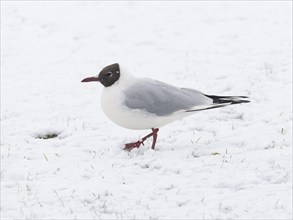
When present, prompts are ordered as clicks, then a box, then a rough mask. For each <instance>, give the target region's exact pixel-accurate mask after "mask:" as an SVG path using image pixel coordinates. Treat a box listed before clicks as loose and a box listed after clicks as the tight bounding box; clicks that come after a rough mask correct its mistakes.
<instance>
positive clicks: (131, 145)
mask: <svg viewBox="0 0 293 220" xmlns="http://www.w3.org/2000/svg"><path fill="white" fill-rule="evenodd" d="M141 144H142V145H143V142H142V141H137V142H133V143H128V144H125V146H124V150H126V151H131V150H132V149H133V148H139V146H140V145H141Z"/></svg>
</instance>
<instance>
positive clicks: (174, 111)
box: [81, 63, 249, 151]
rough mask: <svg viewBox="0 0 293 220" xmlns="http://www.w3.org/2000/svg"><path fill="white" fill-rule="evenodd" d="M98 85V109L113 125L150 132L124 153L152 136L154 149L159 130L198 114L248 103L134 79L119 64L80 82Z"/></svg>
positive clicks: (237, 97) (234, 97) (130, 145)
mask: <svg viewBox="0 0 293 220" xmlns="http://www.w3.org/2000/svg"><path fill="white" fill-rule="evenodd" d="M91 81H98V82H100V83H102V85H103V86H104V89H103V92H102V96H101V106H102V109H103V111H104V112H105V114H106V115H107V117H108V118H109V119H110V120H111V121H113V122H114V123H116V124H118V125H120V126H122V127H125V128H129V129H136V130H138V129H152V132H151V133H150V134H148V135H147V136H145V137H143V138H142V139H141V140H139V141H137V142H134V143H129V144H125V148H124V149H125V150H128V151H130V150H131V149H133V148H138V147H139V146H140V145H141V144H143V143H144V141H145V140H146V139H147V138H149V137H151V136H153V143H152V149H155V144H156V140H157V133H158V131H159V128H160V127H162V126H164V125H166V124H168V123H171V122H173V121H175V120H178V119H181V118H184V117H186V116H189V115H191V114H193V113H195V112H197V111H202V110H207V109H213V108H219V107H224V106H228V105H233V104H240V103H246V102H249V101H248V100H246V99H247V98H248V97H246V96H215V95H206V94H204V93H202V92H199V91H196V90H193V89H186V88H177V87H175V86H172V85H169V84H166V83H164V82H160V81H157V80H154V79H148V78H137V77H134V76H133V75H131V74H129V73H127V71H126V70H124V69H123V68H122V67H121V66H120V65H119V64H118V63H115V64H112V65H109V66H106V67H105V68H104V69H102V71H101V72H100V73H99V74H98V75H97V76H93V77H88V78H85V79H83V80H82V81H81V82H91Z"/></svg>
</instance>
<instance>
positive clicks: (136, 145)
mask: <svg viewBox="0 0 293 220" xmlns="http://www.w3.org/2000/svg"><path fill="white" fill-rule="evenodd" d="M158 131H159V129H158V128H156V129H154V128H152V133H150V134H148V135H146V136H145V137H143V138H142V139H141V141H137V142H133V143H128V144H125V147H124V150H126V151H131V150H132V149H133V148H139V147H140V145H141V144H142V145H143V142H144V141H145V140H146V139H148V138H149V137H151V136H153V144H152V149H153V150H154V149H155V145H156V142H157V136H158V135H157V133H158Z"/></svg>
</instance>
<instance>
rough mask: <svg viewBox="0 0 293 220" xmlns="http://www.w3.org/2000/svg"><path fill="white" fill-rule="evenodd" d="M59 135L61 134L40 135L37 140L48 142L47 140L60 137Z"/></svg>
mask: <svg viewBox="0 0 293 220" xmlns="http://www.w3.org/2000/svg"><path fill="white" fill-rule="evenodd" d="M58 135H59V134H57V133H47V134H39V135H37V136H36V138H38V139H43V140H47V139H52V138H56V137H58Z"/></svg>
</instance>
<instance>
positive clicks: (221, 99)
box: [205, 95, 250, 105]
mask: <svg viewBox="0 0 293 220" xmlns="http://www.w3.org/2000/svg"><path fill="white" fill-rule="evenodd" d="M205 96H206V97H208V98H210V99H212V100H213V103H214V104H224V103H230V104H231V105H232V104H241V103H248V102H250V101H249V100H244V99H248V97H247V96H216V95H205Z"/></svg>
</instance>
